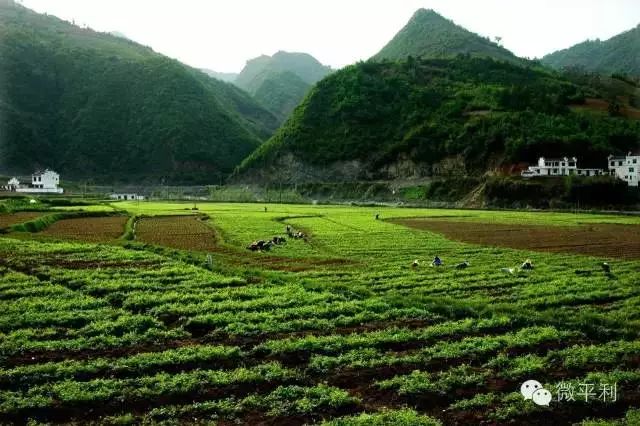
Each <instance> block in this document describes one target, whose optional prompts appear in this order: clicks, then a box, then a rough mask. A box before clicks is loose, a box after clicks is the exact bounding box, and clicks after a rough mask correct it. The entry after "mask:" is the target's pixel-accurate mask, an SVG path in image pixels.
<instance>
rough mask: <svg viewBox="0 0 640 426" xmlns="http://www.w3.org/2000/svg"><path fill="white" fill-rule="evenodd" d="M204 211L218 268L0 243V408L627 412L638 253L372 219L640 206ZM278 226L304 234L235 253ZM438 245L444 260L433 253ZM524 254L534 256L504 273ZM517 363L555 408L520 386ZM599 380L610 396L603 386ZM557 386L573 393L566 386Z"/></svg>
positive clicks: (334, 413) (227, 420)
mask: <svg viewBox="0 0 640 426" xmlns="http://www.w3.org/2000/svg"><path fill="white" fill-rule="evenodd" d="M119 206H120V207H123V208H126V209H128V210H129V211H131V212H132V213H136V214H145V215H153V214H164V215H166V214H168V213H171V212H178V211H179V210H181V209H182V207H184V206H183V205H180V204H162V203H157V204H154V203H139V205H138V203H121V204H120V205H119ZM199 207H200V210H201V211H202V212H203V213H206V214H207V215H208V216H209V217H210V218H211V219H210V223H209V224H208V225H207V224H202V225H204V226H214V227H215V235H216V237H217V239H216V249H215V251H212V252H211V253H212V255H213V262H212V263H213V266H212V267H208V266H207V264H206V262H205V254H204V253H201V252H198V251H193V252H170V251H166V252H163V253H162V254H156V253H153V252H151V251H149V250H148V247H147V246H145V245H142V244H140V243H138V242H133V243H127V244H126V245H125V246H123V247H116V246H108V245H90V244H84V243H43V242H36V241H33V242H32V241H22V240H20V241H19V240H14V239H12V238H11V235H9V236H8V237H7V238H1V239H0V309H2V310H3V312H4V315H3V316H2V317H0V333H2V334H1V337H2V338H1V339H0V423H3V422H16V423H24V422H26V421H28V420H29V419H32V420H33V421H39V422H53V423H73V422H75V423H90V422H97V423H104V424H113V423H120V424H156V423H165V424H194V423H211V422H218V423H220V424H283V425H284V424H286V425H298V424H313V423H322V422H326V423H328V424H334V425H369V424H403V425H414V424H422V425H436V424H446V425H467V424H525V425H526V424H531V425H537V424H545V425H548V424H554V425H564V424H576V423H577V424H580V423H582V422H585V423H584V424H587V423H586V420H587V419H591V418H595V419H604V420H606V421H610V423H608V424H619V425H622V424H629V425H631V424H637V420H638V418H639V417H640V412H639V411H638V408H639V407H640V356H639V355H638V354H640V314H639V312H640V309H639V307H640V287H639V286H638V282H639V281H640V279H639V278H640V262H639V261H637V260H633V259H616V258H596V257H589V256H584V255H577V254H569V253H550V252H534V251H529V250H516V249H510V248H501V247H486V246H483V245H481V244H467V243H462V242H457V241H452V240H449V239H447V238H445V237H444V236H442V235H441V234H439V233H432V232H430V231H425V230H417V229H412V228H409V227H406V226H403V225H399V224H395V223H392V222H390V221H386V220H375V219H374V216H375V214H380V215H381V217H382V218H383V219H393V218H409V217H417V216H423V217H431V218H433V217H434V216H444V215H446V216H451V218H450V219H452V220H456V221H462V222H472V223H475V224H476V226H483V225H482V224H483V223H487V222H491V223H501V224H514V223H522V222H525V223H528V224H539V225H545V226H547V227H548V228H553V227H557V229H558V231H559V232H561V230H562V228H563V227H565V226H577V225H580V224H581V223H589V225H588V226H596V227H597V226H600V225H599V224H601V223H619V224H627V225H632V226H639V225H640V220H638V219H636V218H633V217H618V216H596V215H584V216H582V215H569V214H567V215H565V214H540V213H538V214H533V213H526V214H524V213H523V214H517V213H495V212H469V211H465V212H463V211H460V212H458V211H445V212H443V211H436V210H409V209H391V208H385V209H373V208H354V207H332V206H318V207H314V206H286V205H285V206H274V205H270V206H268V212H264V210H263V206H257V205H243V204H202V205H200V206H199ZM448 219H449V218H440V219H438V220H448ZM167 220H169V219H167ZM188 220H193V221H194V222H195V220H196V218H188ZM286 225H289V226H292V227H294V228H295V229H303V230H305V232H307V233H308V235H310V238H308V239H307V240H290V241H288V242H287V244H285V245H283V246H278V247H275V248H274V249H273V250H272V251H270V252H269V253H261V252H256V253H253V252H249V251H247V250H246V249H245V246H246V244H248V243H249V242H251V241H253V240H256V239H268V238H270V237H271V236H273V235H278V234H282V233H283V232H284V227H285V226H286ZM154 226H157V223H156V224H154ZM167 229H169V228H167ZM209 229H212V228H209ZM137 231H138V232H139V231H140V228H139V227H138V229H137ZM212 232H214V231H213V229H212ZM167 233H168V234H170V232H169V231H167ZM158 243H159V244H161V243H162V242H160V241H159V242H158ZM167 245H170V244H168V243H167ZM156 251H157V250H156ZM436 254H437V255H439V256H440V257H441V258H442V259H443V260H444V262H445V266H444V267H440V268H434V267H429V266H427V265H428V263H429V261H430V259H431V258H432V257H433V256H434V255H436ZM525 258H531V259H532V261H533V262H534V264H535V265H536V268H535V269H534V270H532V271H517V270H516V271H514V273H509V272H505V271H503V270H502V268H503V267H514V266H516V265H518V264H519V263H521V262H522V260H523V259H525ZM273 259H278V261H277V262H276V261H274V260H273ZM414 259H418V261H419V266H418V267H412V266H411V265H412V262H413V260H414ZM464 259H466V260H468V261H469V264H470V266H469V267H468V268H466V269H456V268H454V267H453V265H454V264H456V263H458V262H461V261H462V260H464ZM604 259H606V260H608V261H609V263H610V265H611V273H610V274H605V273H604V272H603V271H602V270H601V268H600V263H601V262H602V261H603V260H604ZM98 264H99V265H100V267H99V268H98V267H96V265H98ZM285 266H286V267H285ZM298 266H304V267H300V268H297V267H298ZM528 379H535V380H538V381H540V382H541V383H542V384H543V385H544V387H545V388H546V389H549V390H550V391H551V392H552V393H553V396H554V399H553V400H552V402H551V404H550V406H548V407H546V406H538V405H536V404H534V403H533V402H532V401H531V400H525V399H524V398H523V397H522V396H521V394H520V392H519V390H520V385H521V383H522V382H524V381H525V380H528ZM583 384H593V386H594V390H593V393H594V394H595V395H594V396H592V398H591V400H589V401H586V402H585V400H584V398H583V399H581V398H580V397H579V395H578V393H577V392H578V391H579V390H580V389H581V388H580V386H581V385H583ZM609 384H611V385H613V384H615V385H616V390H617V393H616V398H615V401H614V400H613V398H604V399H603V398H599V393H600V392H599V390H600V389H599V388H600V387H601V386H604V385H609ZM560 385H563V386H571V387H573V388H575V389H576V395H575V396H576V397H575V399H574V400H562V401H558V396H559V395H560V392H559V389H562V387H561V386H560ZM614 421H615V422H618V423H613V422H614ZM634 421H635V422H636V423H633V422H634ZM597 424H606V423H597Z"/></svg>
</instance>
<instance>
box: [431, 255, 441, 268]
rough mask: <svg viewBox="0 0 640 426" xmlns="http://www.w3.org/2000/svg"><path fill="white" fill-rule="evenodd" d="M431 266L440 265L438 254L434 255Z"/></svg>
mask: <svg viewBox="0 0 640 426" xmlns="http://www.w3.org/2000/svg"><path fill="white" fill-rule="evenodd" d="M431 266H442V260H441V259H440V258H439V257H438V256H436V257H434V258H433V262H431Z"/></svg>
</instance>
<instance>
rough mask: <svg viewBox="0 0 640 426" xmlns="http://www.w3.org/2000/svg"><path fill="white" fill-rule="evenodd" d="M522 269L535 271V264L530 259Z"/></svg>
mask: <svg viewBox="0 0 640 426" xmlns="http://www.w3.org/2000/svg"><path fill="white" fill-rule="evenodd" d="M520 269H523V270H525V271H530V270H532V269H533V263H531V261H530V260H529V259H527V260H525V261H524V263H523V264H522V266H521V267H520Z"/></svg>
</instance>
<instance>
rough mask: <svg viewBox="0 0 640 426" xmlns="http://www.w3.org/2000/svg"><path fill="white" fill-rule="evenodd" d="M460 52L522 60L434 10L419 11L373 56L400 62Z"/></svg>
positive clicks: (377, 58)
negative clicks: (409, 57)
mask: <svg viewBox="0 0 640 426" xmlns="http://www.w3.org/2000/svg"><path fill="white" fill-rule="evenodd" d="M460 53H465V54H466V53H468V54H471V55H474V56H488V57H491V58H495V59H501V60H506V61H516V62H520V61H522V60H521V59H519V58H517V57H516V56H515V55H514V54H513V53H511V52H510V51H508V50H507V49H505V48H503V47H501V46H499V45H498V44H496V43H494V42H492V41H490V40H488V39H487V38H484V37H481V36H479V35H477V34H475V33H472V32H470V31H467V30H466V29H464V28H462V27H460V26H458V25H456V24H455V23H454V22H453V21H450V20H448V19H446V18H444V17H443V16H441V15H439V14H438V13H436V12H435V11H433V10H427V9H420V10H418V11H417V12H416V13H415V14H414V15H413V17H412V18H411V20H410V21H409V23H407V25H406V26H405V27H404V28H403V29H402V30H401V31H400V32H399V33H398V34H396V36H395V37H394V38H393V39H392V40H391V41H390V42H389V43H388V44H387V45H386V46H385V47H384V48H383V49H382V50H381V51H380V52H379V53H378V54H377V55H375V56H374V57H373V58H372V59H373V60H376V61H379V60H383V59H387V60H391V61H398V60H405V59H406V58H407V57H408V56H413V57H416V58H420V57H429V58H442V57H451V56H455V55H457V54H460Z"/></svg>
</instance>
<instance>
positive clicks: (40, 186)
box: [6, 169, 64, 194]
mask: <svg viewBox="0 0 640 426" xmlns="http://www.w3.org/2000/svg"><path fill="white" fill-rule="evenodd" d="M59 184H60V175H59V174H58V173H56V172H54V171H53V170H49V169H46V170H44V171H42V172H36V173H34V174H33V175H31V185H29V186H27V185H21V184H20V181H19V180H18V179H17V178H15V177H13V178H11V179H10V180H9V182H8V183H7V186H6V188H8V190H9V191H15V192H27V193H34V194H38V193H53V194H62V193H63V192H64V190H63V189H62V188H59V187H58V185H59Z"/></svg>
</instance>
